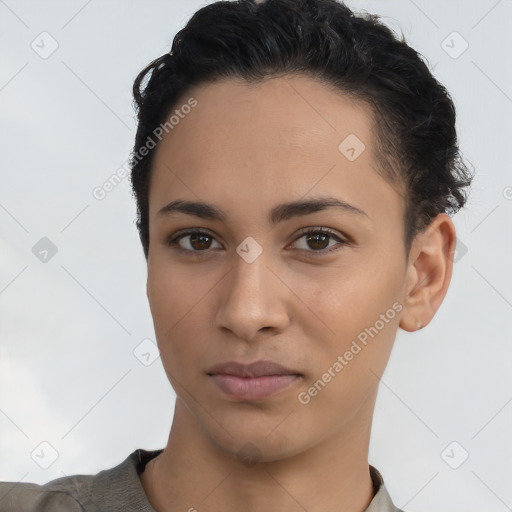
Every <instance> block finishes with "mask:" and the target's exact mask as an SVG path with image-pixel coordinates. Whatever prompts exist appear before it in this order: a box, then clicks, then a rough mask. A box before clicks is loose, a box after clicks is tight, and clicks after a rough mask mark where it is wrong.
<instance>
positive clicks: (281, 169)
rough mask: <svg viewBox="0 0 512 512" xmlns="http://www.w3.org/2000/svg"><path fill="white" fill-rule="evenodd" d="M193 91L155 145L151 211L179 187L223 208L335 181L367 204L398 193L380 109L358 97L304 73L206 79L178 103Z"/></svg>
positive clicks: (319, 188)
mask: <svg viewBox="0 0 512 512" xmlns="http://www.w3.org/2000/svg"><path fill="white" fill-rule="evenodd" d="M190 98H193V99H194V100H195V101H196V102H197V104H196V106H194V108H193V109H191V110H190V111H189V109H186V110H187V111H189V113H188V114H185V115H183V114H182V115H181V116H180V120H179V122H178V123H177V124H175V125H174V127H173V128H172V130H169V132H168V133H166V134H164V137H163V139H162V141H161V142H160V143H159V145H158V147H157V149H156V155H155V159H154V161H153V171H152V173H153V176H152V185H151V188H150V217H152V216H154V215H155V213H156V211H157V210H158V209H159V208H160V207H162V206H163V205H164V203H167V202H169V201H170V200H171V199H173V198H177V197H180V198H187V199H198V198H201V199H206V200H208V201H210V202H216V201H217V202H220V203H222V204H223V205H225V209H226V210H229V207H230V204H232V205H233V208H236V206H237V205H240V204H243V205H245V206H246V207H249V205H253V206H254V208H257V206H258V205H259V207H260V208H262V207H263V206H264V205H266V206H269V207H270V205H271V204H272V203H274V202H277V201H279V200H289V199H290V198H294V199H297V198H299V197H302V196H304V195H307V194H308V192H309V191H311V193H313V194H320V193H322V192H329V193H330V194H331V195H332V194H333V192H335V191H336V190H338V191H340V192H342V195H343V199H346V200H348V198H349V196H350V199H351V202H353V203H355V204H358V205H362V204H365V205H367V209H369V210H370V211H371V210H372V209H375V206H376V205H375V204H372V203H373V201H372V199H373V198H375V197H377V196H378V195H379V194H381V196H382V194H384V196H385V195H386V194H387V195H388V196H389V199H390V200H394V201H395V202H396V201H397V198H396V197H394V198H393V196H396V195H397V193H396V191H395V190H394V189H393V188H391V187H390V186H389V184H387V182H385V181H384V180H383V179H382V178H381V177H380V176H379V175H378V174H377V172H376V169H377V160H376V156H375V154H374V148H375V135H374V129H375V125H374V121H373V116H372V113H371V111H370V109H369V107H368V106H367V105H366V104H364V103H362V102H360V101H356V100H353V99H351V98H350V97H348V96H347V95H345V94H343V93H341V92H339V91H335V90H333V88H331V87H327V86H325V85H324V84H322V83H320V82H319V81H317V80H315V79H313V78H311V77H308V76H300V75H293V76H292V75H288V76H285V77H279V78H272V79H266V80H264V81H261V82H258V83H252V84H249V83H247V82H246V81H243V80H241V79H223V80H221V81H218V82H214V83H211V84H207V85H201V86H198V87H194V88H191V89H190V90H188V91H187V92H186V93H185V94H184V95H183V96H182V98H181V99H180V101H178V102H177V103H176V105H174V106H173V111H175V110H176V109H178V110H179V109H180V106H181V105H183V104H185V103H187V101H188V100H189V99H190ZM154 185H155V186H154ZM228 192H230V194H228ZM234 192H235V193H234ZM184 196H186V197H184ZM237 213H238V211H237ZM374 214H375V215H378V212H377V211H375V212H374Z"/></svg>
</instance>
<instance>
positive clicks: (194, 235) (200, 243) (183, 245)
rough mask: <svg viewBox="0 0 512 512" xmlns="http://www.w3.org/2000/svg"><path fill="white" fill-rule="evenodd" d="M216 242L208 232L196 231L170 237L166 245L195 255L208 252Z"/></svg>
mask: <svg viewBox="0 0 512 512" xmlns="http://www.w3.org/2000/svg"><path fill="white" fill-rule="evenodd" d="M214 240H215V238H214V237H213V236H212V235H210V234H209V233H207V232H206V231H197V230H195V231H188V232H186V233H181V234H180V235H177V236H174V237H170V238H169V239H168V240H166V244H167V245H168V246H177V247H178V249H179V250H182V251H184V252H191V253H194V252H205V251H207V250H208V249H210V248H211V247H212V241H214ZM182 241H183V242H182ZM217 243H218V242H217ZM219 247H220V245H219Z"/></svg>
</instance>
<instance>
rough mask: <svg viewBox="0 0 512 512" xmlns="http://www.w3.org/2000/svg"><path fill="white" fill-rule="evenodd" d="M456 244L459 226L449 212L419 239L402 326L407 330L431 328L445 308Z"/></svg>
mask: <svg viewBox="0 0 512 512" xmlns="http://www.w3.org/2000/svg"><path fill="white" fill-rule="evenodd" d="M455 243H456V232H455V226H454V225H453V222H452V220H451V219H450V217H449V216H448V215H446V214H445V213H441V214H439V215H437V217H435V219H434V220H433V221H432V222H431V223H430V225H429V226H428V227H427V228H426V230H425V231H424V232H423V233H421V234H420V235H418V237H417V238H416V239H415V241H414V243H413V246H412V248H411V254H412V258H411V261H410V263H409V268H408V270H407V274H408V275H407V282H406V286H405V289H404V295H405V297H404V300H403V304H404V312H403V314H402V316H401V318H400V323H399V326H400V327H401V328H402V329H404V330H405V331H408V332H413V331H416V330H418V329H420V328H421V327H423V326H425V325H427V324H428V323H429V322H430V321H431V320H432V318H433V317H434V315H435V314H436V312H437V310H438V309H439V307H440V306H441V303H442V302H443V300H444V297H445V296H446V292H447V291H448V286H449V284H450V280H451V276H452V269H453V254H454V251H455Z"/></svg>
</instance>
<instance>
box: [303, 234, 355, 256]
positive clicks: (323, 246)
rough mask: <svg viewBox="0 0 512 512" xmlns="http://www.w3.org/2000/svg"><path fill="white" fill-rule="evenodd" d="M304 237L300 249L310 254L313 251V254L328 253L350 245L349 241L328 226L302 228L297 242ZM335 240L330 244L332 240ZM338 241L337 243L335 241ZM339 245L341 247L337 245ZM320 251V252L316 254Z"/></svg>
mask: <svg viewBox="0 0 512 512" xmlns="http://www.w3.org/2000/svg"><path fill="white" fill-rule="evenodd" d="M301 239H304V243H303V244H302V247H299V249H301V250H304V251H305V252H306V253H308V256H309V255H310V254H311V253H312V255H313V256H321V255H323V254H328V253H331V252H334V251H337V250H338V249H341V247H342V246H344V245H348V242H345V241H344V240H342V239H341V238H340V237H339V236H338V235H336V234H335V233H333V232H331V231H330V230H327V229H326V228H322V229H318V228H317V229H308V228H304V229H302V230H301V236H300V237H299V238H297V239H296V243H297V241H298V240H301ZM331 241H332V242H334V243H333V244H331V245H329V244H330V242H331ZM336 241H337V242H338V244H336V243H335V242H336ZM336 245H338V246H339V247H336ZM315 253H318V254H315Z"/></svg>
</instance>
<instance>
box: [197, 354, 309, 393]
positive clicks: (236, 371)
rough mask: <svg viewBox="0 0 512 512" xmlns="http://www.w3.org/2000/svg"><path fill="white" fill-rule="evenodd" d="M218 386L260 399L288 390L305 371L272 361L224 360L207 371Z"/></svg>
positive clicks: (224, 389) (230, 391)
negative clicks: (245, 362)
mask: <svg viewBox="0 0 512 512" xmlns="http://www.w3.org/2000/svg"><path fill="white" fill-rule="evenodd" d="M207 375H208V376H209V377H210V378H211V379H212V381H213V382H214V383H215V385H216V386H217V388H218V389H220V390H221V391H222V392H223V393H224V394H225V395H227V396H229V397H230V398H233V399H237V400H261V399H264V398H268V397H270V396H273V395H275V394H277V393H279V392H280V391H283V390H285V389H286V388H288V387H290V386H291V385H292V384H294V383H295V382H297V381H298V380H300V379H301V378H302V374H301V373H299V372H297V371H295V370H292V369H289V368H285V367H284V366H282V365H280V364H277V363H274V362H273V361H268V360H264V361H256V362H254V363H251V364H242V363H237V362H235V361H230V362H227V363H221V364H218V365H216V366H213V367H212V368H210V369H209V370H208V371H207Z"/></svg>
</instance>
